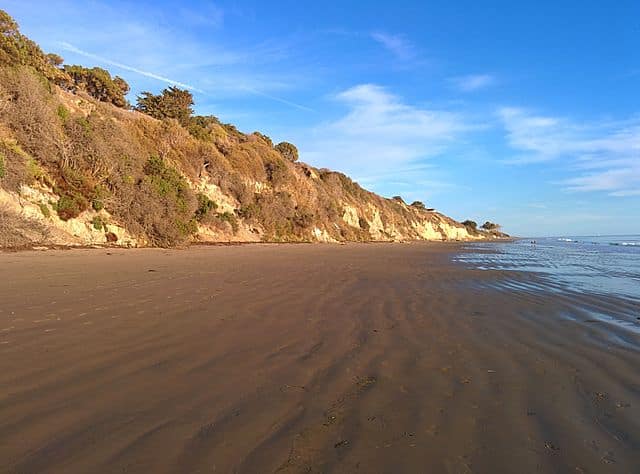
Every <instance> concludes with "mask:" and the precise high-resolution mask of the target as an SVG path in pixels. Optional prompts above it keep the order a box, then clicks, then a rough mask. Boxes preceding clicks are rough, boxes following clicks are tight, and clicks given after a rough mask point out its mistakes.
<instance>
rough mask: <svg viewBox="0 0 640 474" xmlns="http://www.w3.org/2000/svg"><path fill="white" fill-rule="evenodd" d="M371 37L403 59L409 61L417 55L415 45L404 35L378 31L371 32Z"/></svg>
mask: <svg viewBox="0 0 640 474" xmlns="http://www.w3.org/2000/svg"><path fill="white" fill-rule="evenodd" d="M371 38H373V39H374V40H375V41H377V42H378V43H380V44H381V45H382V46H383V47H384V48H385V49H387V50H388V51H389V52H391V53H392V54H393V55H394V56H395V57H396V58H398V59H400V60H402V61H408V60H410V59H413V58H415V56H416V49H415V46H414V45H413V43H411V42H410V41H409V40H408V39H407V38H406V37H405V36H404V35H394V34H390V33H385V32H381V31H377V32H373V33H371Z"/></svg>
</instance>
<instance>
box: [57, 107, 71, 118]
mask: <svg viewBox="0 0 640 474" xmlns="http://www.w3.org/2000/svg"><path fill="white" fill-rule="evenodd" d="M56 112H57V114H58V117H60V119H61V120H62V121H63V122H66V121H67V119H68V118H69V110H68V109H67V108H66V107H65V106H64V105H62V104H60V105H58V108H57V109H56Z"/></svg>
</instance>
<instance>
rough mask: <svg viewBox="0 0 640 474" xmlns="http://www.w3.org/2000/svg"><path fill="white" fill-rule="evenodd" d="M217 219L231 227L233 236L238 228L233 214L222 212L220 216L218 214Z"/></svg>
mask: <svg viewBox="0 0 640 474" xmlns="http://www.w3.org/2000/svg"><path fill="white" fill-rule="evenodd" d="M218 218H219V219H220V220H221V221H223V222H228V223H229V225H231V230H233V233H234V234H235V233H236V232H238V229H239V228H240V226H239V225H238V219H237V218H236V216H235V214H232V213H230V212H223V213H221V214H218Z"/></svg>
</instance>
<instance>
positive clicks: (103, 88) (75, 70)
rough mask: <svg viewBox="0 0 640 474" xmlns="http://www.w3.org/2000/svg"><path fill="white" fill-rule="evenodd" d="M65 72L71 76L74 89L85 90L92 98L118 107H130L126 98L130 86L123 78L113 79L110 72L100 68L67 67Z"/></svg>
mask: <svg viewBox="0 0 640 474" xmlns="http://www.w3.org/2000/svg"><path fill="white" fill-rule="evenodd" d="M63 70H64V72H66V73H67V75H68V76H69V78H70V81H71V84H72V85H73V87H77V88H79V89H82V90H85V91H86V92H87V93H88V94H89V95H90V96H91V97H94V98H95V99H98V100H99V101H101V102H108V103H110V104H113V105H115V106H116V107H127V106H128V105H129V103H128V102H127V99H126V97H125V96H126V94H127V93H128V92H129V84H127V82H126V81H125V80H124V79H122V78H121V77H119V76H116V77H114V78H112V77H111V74H109V71H106V70H104V69H102V68H99V67H93V68H86V67H84V66H76V65H74V66H70V65H65V66H64V68H63Z"/></svg>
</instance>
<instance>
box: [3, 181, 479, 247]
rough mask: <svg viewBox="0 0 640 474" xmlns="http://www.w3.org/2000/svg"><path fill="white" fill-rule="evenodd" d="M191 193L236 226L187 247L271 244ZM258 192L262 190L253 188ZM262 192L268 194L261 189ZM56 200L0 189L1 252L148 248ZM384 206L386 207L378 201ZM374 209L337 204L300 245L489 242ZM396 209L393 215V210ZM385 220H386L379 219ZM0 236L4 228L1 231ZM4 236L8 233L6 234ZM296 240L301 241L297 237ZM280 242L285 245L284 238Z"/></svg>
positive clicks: (26, 189)
mask: <svg viewBox="0 0 640 474" xmlns="http://www.w3.org/2000/svg"><path fill="white" fill-rule="evenodd" d="M193 186H194V189H195V190H197V191H199V192H201V193H203V194H205V195H206V196H207V197H208V198H209V199H211V200H212V202H215V203H217V206H218V207H217V209H218V210H219V211H220V212H222V213H223V215H229V216H233V217H230V219H235V222H234V225H231V224H230V225H224V226H212V225H207V224H202V223H199V224H198V225H197V228H196V230H195V232H194V233H193V234H192V235H191V237H190V239H189V240H188V241H190V242H203V243H205V242H206V243H215V242H262V241H271V239H269V236H268V235H267V234H265V230H264V228H263V226H262V225H261V224H260V222H254V221H251V222H249V221H247V220H246V219H243V218H241V217H238V213H239V212H240V210H241V204H240V203H239V202H238V201H237V200H236V199H235V198H234V197H233V196H230V195H227V194H225V193H224V192H222V190H221V189H220V188H219V187H218V186H216V185H215V184H213V183H211V182H210V180H209V179H207V178H201V179H200V180H199V181H198V182H197V183H196V184H193ZM256 187H260V186H256ZM262 192H272V191H271V190H270V189H269V187H268V185H266V184H264V185H263V187H262ZM59 200H60V196H58V195H57V194H56V193H55V192H54V190H53V189H51V188H50V187H47V186H45V185H43V184H42V183H39V182H36V183H33V184H31V185H24V184H23V185H21V186H20V188H19V189H18V190H17V191H7V190H4V189H2V188H0V220H3V221H4V224H5V225H9V224H10V225H11V227H12V234H13V237H12V238H11V239H10V238H9V237H8V236H6V235H5V238H4V240H0V244H1V246H4V247H33V246H36V247H38V246H42V247H46V246H104V245H110V246H125V247H144V246H149V245H152V244H151V243H150V242H149V240H148V239H147V238H145V236H144V235H138V236H135V235H133V234H132V233H130V232H129V231H128V230H127V229H126V228H125V227H124V226H122V225H121V224H120V223H119V222H118V219H117V218H116V217H114V216H113V215H111V214H110V213H109V212H108V211H107V210H106V209H101V210H100V211H96V210H94V209H88V210H86V211H83V212H82V213H80V214H79V215H78V216H77V217H74V218H70V219H67V220H63V219H61V218H60V217H59V216H58V214H57V212H56V206H57V203H58V202H59ZM382 202H383V203H384V201H382ZM384 204H387V205H388V204H391V206H392V207H391V209H389V208H387V207H386V205H383V206H380V207H378V206H377V205H376V203H372V202H366V201H363V202H354V201H351V202H349V203H339V205H340V206H341V207H342V209H343V213H342V216H340V217H339V219H338V221H337V222H331V221H329V222H311V223H310V224H309V226H308V230H309V233H308V235H307V237H306V238H305V239H304V240H307V241H311V242H324V243H337V242H344V241H411V240H430V241H451V240H454V241H455V240H476V239H484V238H488V236H485V235H482V234H480V235H478V234H476V235H473V234H470V233H469V232H468V231H467V229H466V228H465V227H464V226H462V225H461V224H459V223H457V222H455V221H453V220H452V219H450V218H447V217H446V216H443V215H441V214H439V213H437V212H427V211H422V210H418V209H414V208H412V207H411V206H408V205H406V204H403V203H398V202H391V203H384ZM394 208H396V209H394ZM383 217H384V219H383ZM345 226H348V227H349V228H351V229H352V230H353V234H352V235H355V236H357V238H352V239H349V238H345V237H344V233H345V232H344V227H345ZM0 231H2V227H0ZM5 232H6V230H5ZM296 240H300V239H299V238H297V237H296ZM278 241H287V239H286V236H284V238H281V239H278Z"/></svg>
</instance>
